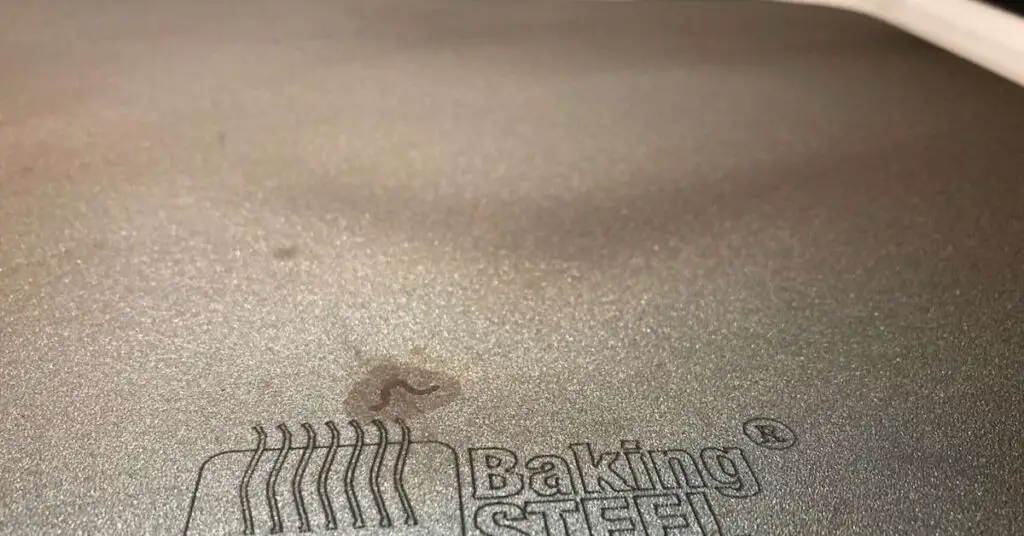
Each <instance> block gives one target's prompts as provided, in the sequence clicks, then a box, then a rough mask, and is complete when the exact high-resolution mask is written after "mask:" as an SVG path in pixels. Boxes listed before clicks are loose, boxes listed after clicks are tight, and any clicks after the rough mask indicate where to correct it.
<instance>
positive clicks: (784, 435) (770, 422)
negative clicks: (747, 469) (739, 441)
mask: <svg viewBox="0 0 1024 536" xmlns="http://www.w3.org/2000/svg"><path fill="white" fill-rule="evenodd" d="M743 433H744V434H745V435H746V436H747V437H748V438H749V439H750V440H751V441H753V442H754V444H755V445H757V446H759V447H764V448H766V449H772V450H785V449H788V448H790V447H792V446H793V445H795V444H796V434H795V433H793V429H792V428H790V427H788V426H786V425H785V424H782V423H781V422H779V421H776V420H775V419H750V420H749V421H747V422H745V423H743Z"/></svg>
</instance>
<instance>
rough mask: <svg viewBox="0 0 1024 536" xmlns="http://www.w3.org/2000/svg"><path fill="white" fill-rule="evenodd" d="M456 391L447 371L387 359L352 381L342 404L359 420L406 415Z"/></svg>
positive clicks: (448, 399) (441, 402)
mask: <svg viewBox="0 0 1024 536" xmlns="http://www.w3.org/2000/svg"><path fill="white" fill-rule="evenodd" d="M460 395H461V390H460V388H459V383H458V381H457V380H456V379H455V378H454V377H453V376H451V375H448V374H445V373H442V372H437V371H432V370H429V369H425V368H422V367H415V366H412V365H406V364H402V363H397V362H393V361H388V362H384V363H380V364H378V365H376V366H374V367H373V368H372V369H370V370H369V371H368V372H367V373H366V375H365V376H364V377H363V378H362V379H360V380H358V381H357V382H356V383H355V385H354V386H353V387H352V391H351V392H349V394H348V396H347V397H346V398H345V407H346V408H347V409H348V413H349V415H351V416H352V417H354V418H356V419H358V420H361V421H362V420H372V419H395V418H402V419H410V418H412V417H415V416H417V415H422V414H425V413H428V412H431V411H434V410H437V409H440V408H441V407H444V406H446V405H448V404H451V403H452V402H455V401H456V400H458V398H459V396H460Z"/></svg>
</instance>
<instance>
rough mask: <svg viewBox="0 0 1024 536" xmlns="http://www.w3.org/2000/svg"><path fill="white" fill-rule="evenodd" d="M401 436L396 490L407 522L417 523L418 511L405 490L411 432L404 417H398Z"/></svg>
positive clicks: (396, 461) (397, 461) (407, 523)
mask: <svg viewBox="0 0 1024 536" xmlns="http://www.w3.org/2000/svg"><path fill="white" fill-rule="evenodd" d="M396 421H397V422H398V426H399V429H400V430H401V436H400V437H399V443H398V459H396V460H395V475H394V476H395V490H396V491H397V492H398V500H399V501H400V502H401V503H402V511H403V512H405V524H406V525H415V524H416V513H415V512H414V511H413V509H412V501H410V500H409V494H408V493H407V492H406V491H405V462H406V460H407V459H408V458H409V444H410V441H411V439H410V437H409V436H410V435H411V434H410V432H409V427H408V426H407V425H406V424H405V421H403V420H402V419H396Z"/></svg>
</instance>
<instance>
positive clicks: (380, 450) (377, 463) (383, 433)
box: [370, 419, 391, 527]
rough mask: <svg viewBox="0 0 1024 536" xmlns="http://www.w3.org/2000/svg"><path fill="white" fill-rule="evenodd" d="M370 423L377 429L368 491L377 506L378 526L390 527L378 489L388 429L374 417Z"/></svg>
mask: <svg viewBox="0 0 1024 536" xmlns="http://www.w3.org/2000/svg"><path fill="white" fill-rule="evenodd" d="M371 424H373V426H374V428H376V429H377V448H376V451H375V452H374V454H373V463H372V464H371V465H370V493H372V494H373V503H374V505H375V506H376V507H377V515H378V517H379V518H380V526H381V527H390V526H391V515H390V514H388V507H387V505H386V504H385V503H384V496H383V495H381V491H380V467H381V465H382V464H383V463H384V453H385V452H387V449H388V429H387V428H385V427H384V423H382V422H380V420H379V419H374V420H373V421H372V422H371Z"/></svg>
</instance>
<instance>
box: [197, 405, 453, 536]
mask: <svg viewBox="0 0 1024 536" xmlns="http://www.w3.org/2000/svg"><path fill="white" fill-rule="evenodd" d="M253 436H254V437H253V448H250V449H246V450H232V451H226V452H221V453H219V454H216V455H214V456H212V457H210V458H209V459H207V460H206V462H204V463H203V466H202V468H201V469H200V471H199V477H198V479H197V481H196V486H195V490H194V494H193V497H192V502H191V506H190V509H189V514H188V518H187V520H186V524H185V530H184V534H188V535H192V534H245V535H249V534H307V533H324V534H327V533H353V532H356V533H364V534H369V533H377V532H381V533H384V532H387V533H393V532H394V531H396V530H397V531H398V532H399V533H401V534H407V533H419V532H423V533H426V532H436V531H437V530H439V529H440V530H443V531H444V532H446V533H451V534H458V533H460V532H462V527H461V517H460V512H461V497H460V495H459V493H458V485H459V484H458V483H459V474H458V462H457V458H456V455H455V452H454V450H453V449H452V448H451V447H449V446H447V445H444V444H442V443H437V442H432V441H426V442H417V441H413V440H412V437H411V433H410V430H409V427H408V426H406V424H405V423H404V422H403V421H401V420H396V421H395V422H394V423H390V424H385V423H384V422H382V421H380V420H373V421H371V422H370V423H369V425H363V424H360V423H359V422H357V421H354V420H353V421H349V422H348V423H347V425H344V426H338V425H337V424H336V423H335V422H334V421H327V422H326V423H324V425H323V426H322V427H321V428H320V430H318V429H317V427H314V426H313V425H312V424H310V423H302V424H301V425H300V426H299V427H297V428H296V429H293V428H291V427H289V426H287V425H285V424H280V425H278V426H276V427H275V428H273V429H270V430H268V429H266V428H264V427H262V426H256V427H254V428H253ZM411 482H414V483H415V484H411ZM230 503H234V504H233V505H232V504H230ZM424 504H429V505H430V506H431V508H429V509H428V508H423V505H424ZM439 504H442V505H444V506H445V508H441V509H438V508H437V506H438V505H439ZM446 528H447V530H446Z"/></svg>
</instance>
